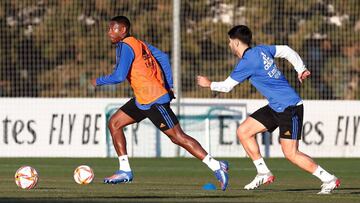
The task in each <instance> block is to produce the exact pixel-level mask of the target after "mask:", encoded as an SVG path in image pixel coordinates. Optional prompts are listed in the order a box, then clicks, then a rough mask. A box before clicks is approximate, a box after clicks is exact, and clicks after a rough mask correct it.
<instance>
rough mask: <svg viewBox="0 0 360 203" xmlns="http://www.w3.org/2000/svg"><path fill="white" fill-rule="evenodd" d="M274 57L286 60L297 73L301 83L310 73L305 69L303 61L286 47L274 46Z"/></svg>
mask: <svg viewBox="0 0 360 203" xmlns="http://www.w3.org/2000/svg"><path fill="white" fill-rule="evenodd" d="M275 48H276V52H275V57H277V58H284V59H286V60H288V61H289V62H290V63H291V64H292V65H293V66H294V68H295V70H296V72H297V73H298V80H299V81H300V83H302V81H303V80H305V79H306V78H308V77H309V76H310V75H311V73H310V71H309V70H307V69H306V67H305V65H304V62H303V60H302V59H301V57H300V56H299V54H298V53H297V52H296V51H294V50H293V49H292V48H290V47H289V46H287V45H276V46H275Z"/></svg>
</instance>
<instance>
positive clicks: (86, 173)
mask: <svg viewBox="0 0 360 203" xmlns="http://www.w3.org/2000/svg"><path fill="white" fill-rule="evenodd" d="M94 176H95V175H94V172H93V170H92V169H91V168H90V167H89V166H86V165H81V166H78V167H77V168H76V169H75V171H74V180H75V182H76V183H78V184H81V185H83V184H89V183H91V181H92V180H93V179H94Z"/></svg>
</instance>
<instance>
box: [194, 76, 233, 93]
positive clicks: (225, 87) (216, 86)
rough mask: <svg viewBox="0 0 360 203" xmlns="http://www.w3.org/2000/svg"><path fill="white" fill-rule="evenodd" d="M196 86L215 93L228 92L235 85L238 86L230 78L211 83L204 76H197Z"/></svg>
mask: <svg viewBox="0 0 360 203" xmlns="http://www.w3.org/2000/svg"><path fill="white" fill-rule="evenodd" d="M196 79H197V84H198V85H199V86H200V87H205V88H210V89H211V90H212V91H217V92H226V93H227V92H230V91H231V90H232V89H233V88H234V87H235V86H236V85H237V84H239V82H238V81H236V80H234V79H232V78H231V77H228V78H227V79H226V80H224V81H221V82H212V81H211V80H209V78H207V77H205V76H201V75H199V76H197V78H196Z"/></svg>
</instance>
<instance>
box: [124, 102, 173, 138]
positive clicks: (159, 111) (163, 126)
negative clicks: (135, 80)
mask: <svg viewBox="0 0 360 203" xmlns="http://www.w3.org/2000/svg"><path fill="white" fill-rule="evenodd" d="M120 109H121V110H122V111H123V112H124V113H126V114H127V115H128V116H130V117H131V118H132V119H134V120H135V121H136V122H137V123H139V122H140V121H142V120H144V119H145V118H149V119H150V120H151V122H152V123H153V124H154V125H155V126H156V127H157V128H158V129H160V130H161V131H165V130H168V129H171V128H173V127H174V126H175V125H176V124H178V123H179V121H178V119H177V117H176V116H175V114H174V112H173V111H172V110H171V108H170V103H166V104H154V105H152V106H151V108H150V109H148V110H141V109H139V108H138V107H137V106H136V104H135V98H132V99H130V100H129V101H128V102H127V103H126V104H124V105H123V106H122V107H120Z"/></svg>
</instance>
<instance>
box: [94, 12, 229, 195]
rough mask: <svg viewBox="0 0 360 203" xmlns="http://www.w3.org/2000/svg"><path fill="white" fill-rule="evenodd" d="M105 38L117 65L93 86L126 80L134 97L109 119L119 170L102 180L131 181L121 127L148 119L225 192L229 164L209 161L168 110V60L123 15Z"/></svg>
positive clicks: (169, 93) (111, 23)
mask: <svg viewBox="0 0 360 203" xmlns="http://www.w3.org/2000/svg"><path fill="white" fill-rule="evenodd" d="M108 36H109V38H110V40H111V42H112V43H113V44H116V65H115V68H114V71H113V72H112V73H111V74H110V75H107V76H103V77H99V78H97V79H93V80H92V81H91V83H92V85H94V86H100V85H111V84H118V83H121V82H123V81H124V80H125V79H127V80H128V81H129V83H130V85H131V87H132V89H133V91H134V94H135V97H134V98H132V99H130V100H129V101H128V102H127V103H126V104H125V105H123V106H122V107H121V108H120V109H119V110H118V111H117V112H116V113H115V114H114V115H113V116H112V117H111V119H110V121H109V125H108V127H109V129H110V132H111V136H112V140H113V144H114V147H115V150H116V153H117V154H118V158H119V165H120V167H119V170H117V171H116V172H115V173H114V175H112V176H110V177H107V178H105V179H104V183H108V184H117V183H123V182H130V181H132V180H133V173H132V171H131V168H130V164H129V161H128V156H127V150H126V139H125V136H124V131H123V129H124V127H126V126H127V125H130V124H133V123H136V122H140V121H142V120H143V119H145V118H149V119H150V120H151V121H152V123H153V124H154V125H155V126H156V127H157V128H158V129H160V130H161V131H162V132H163V133H165V134H166V135H167V136H168V137H169V138H170V139H171V141H172V142H173V143H175V144H177V145H179V146H181V147H183V148H184V149H186V150H187V151H188V152H189V153H191V154H192V155H193V156H195V157H196V158H198V159H200V160H202V161H203V162H204V163H205V164H206V165H207V166H208V167H209V168H210V169H211V170H212V171H214V173H215V176H216V178H217V179H218V181H219V182H220V184H221V189H222V190H223V191H224V190H226V187H227V185H228V180H229V178H228V163H227V162H226V161H217V160H216V159H214V158H212V157H211V156H210V155H209V154H208V153H207V152H206V151H205V150H204V149H203V148H202V147H201V145H200V144H199V142H198V141H196V140H195V139H193V138H192V137H190V136H189V135H187V134H185V133H184V132H183V131H182V129H181V127H180V124H179V122H178V119H177V117H176V116H175V114H174V113H173V111H172V110H171V108H170V101H171V99H173V93H172V88H173V80H172V71H171V66H170V62H169V57H168V56H167V54H165V53H164V52H162V51H160V50H159V49H157V48H155V47H153V46H151V45H150V44H147V43H145V42H143V41H141V40H139V39H136V38H135V37H133V36H131V35H130V21H129V19H128V18H126V17H125V16H116V17H114V18H112V19H111V20H110V23H109V30H108Z"/></svg>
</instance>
